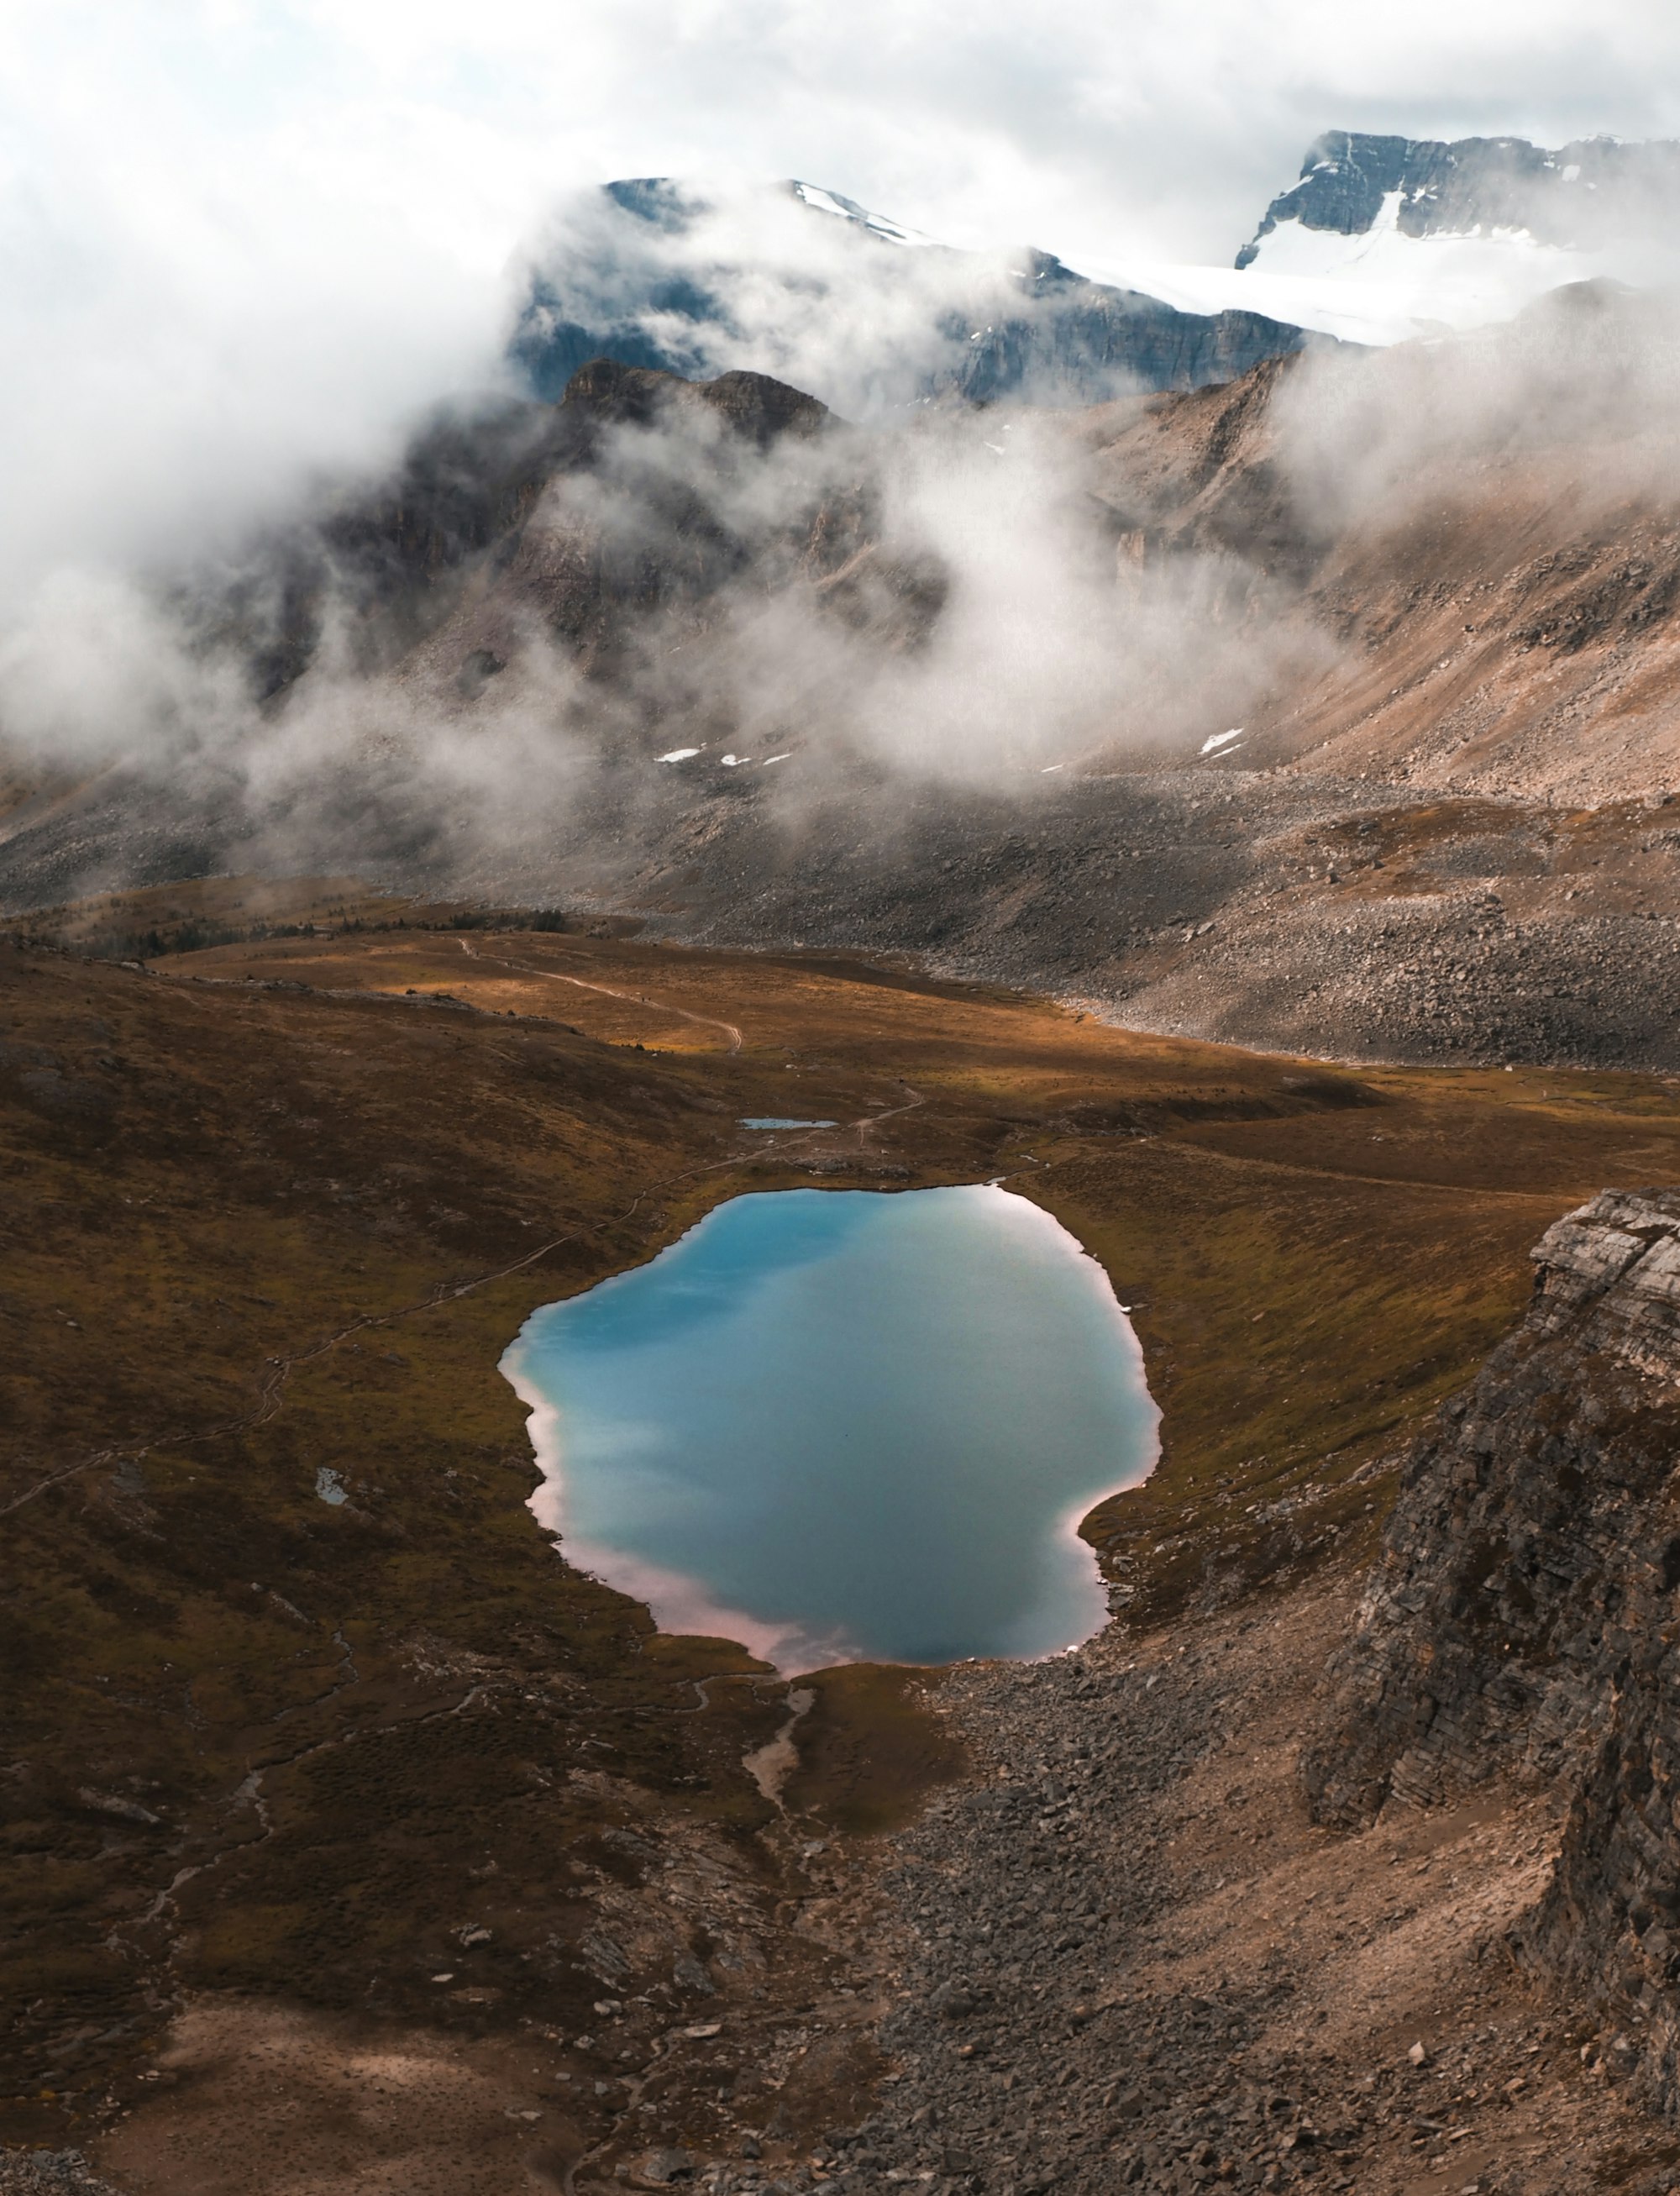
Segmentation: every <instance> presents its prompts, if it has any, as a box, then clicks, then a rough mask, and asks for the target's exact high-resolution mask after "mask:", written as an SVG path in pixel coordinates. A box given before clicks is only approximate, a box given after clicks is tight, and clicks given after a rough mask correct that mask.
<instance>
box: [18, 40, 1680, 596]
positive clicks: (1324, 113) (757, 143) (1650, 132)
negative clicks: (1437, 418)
mask: <svg viewBox="0 0 1680 2196" xmlns="http://www.w3.org/2000/svg"><path fill="white" fill-rule="evenodd" d="M1336 124H1341V125H1344V126H1348V127H1350V128H1354V129H1367V130H1396V131H1403V132H1405V133H1406V134H1409V135H1412V136H1463V135H1467V134H1471V133H1476V132H1481V133H1493V132H1502V133H1503V132H1510V133H1514V134H1520V135H1523V136H1533V137H1536V138H1539V139H1541V140H1543V141H1544V142H1553V143H1556V142H1561V141H1562V139H1564V138H1566V137H1567V136H1579V135H1588V134H1591V133H1593V132H1596V131H1606V130H1608V131H1612V132H1614V133H1616V134H1618V135H1620V136H1659V135H1680V10H1677V9H1674V8H1673V7H1672V6H1664V5H1654V4H1641V0H1601V4H1599V5H1598V6H1596V7H1595V8H1593V9H1585V8H1583V7H1582V6H1581V5H1579V0H1572V4H1567V5H1566V4H1562V0H1527V4H1526V5H1521V6H1518V5H1514V4H1505V0H1456V4H1446V0H1412V4H1410V5H1408V6H1406V7H1404V8H1399V7H1390V8H1386V9H1370V8H1362V7H1358V6H1354V5H1351V4H1349V0H1287V3H1285V0H1271V4H1267V0H1199V4H1197V5H1194V6H1192V5H1187V4H1186V0H1110V4H1108V5H1106V6H1104V5H1103V4H1102V0H1095V4H1093V0H1012V4H1010V5H1007V6H1004V5H1002V4H999V0H961V4H956V0H898V4H887V0H847V4H838V0H593V4H592V5H589V6H582V5H580V4H577V0H293V4H290V5H286V4H278V0H141V4H138V5H136V0H0V262H3V263H0V315H3V316H4V322H5V325H4V327H3V329H0V332H3V335H4V338H5V340H4V342H3V344H0V436H3V441H0V462H3V463H4V464H5V466H6V473H7V479H8V506H9V517H8V521H7V530H8V534H9V539H5V538H0V585H12V586H15V585H17V584H19V583H20V580H21V578H22V576H23V575H24V574H25V572H26V569H27V570H29V571H38V570H39V569H43V568H44V566H45V565H46V564H49V563H51V562H52V561H53V559H54V558H58V557H87V556H95V555H115V556H123V555H126V554H130V553H136V552H141V551H147V550H151V549H153V548H155V547H157V546H159V545H160V544H161V545H165V546H167V545H168V544H170V542H172V541H174V540H184V539H187V538H189V537H191V536H192V535H193V534H194V532H195V530H198V529H205V528H214V527H215V526H216V525H217V524H221V525H223V526H233V525H236V524H238V523H241V520H242V518H243V516H244V514H245V513H246V512H247V511H249V509H251V507H252V506H256V505H260V504H261V503H262V502H263V500H265V499H266V498H268V497H270V496H273V495H275V494H283V493H285V492H286V489H287V488H288V486H289V485H290V484H292V483H295V481H296V480H297V478H298V477H299V475H300V472H301V471H306V470H308V469H309V468H311V467H315V466H320V465H338V464H341V463H344V462H347V461H348V462H358V461H363V460H372V461H377V460H378V458H379V456H380V455H381V454H382V453H383V452H384V450H386V449H387V448H390V447H391V445H392V442H393V438H394V437H395V435H396V434H397V433H398V432H399V431H400V428H401V422H402V421H403V420H404V419H406V418H407V417H408V416H411V415H412V413H413V411H414V409H415V408H416V407H419V406H420V405H422V404H424V402H426V401H427V399H428V398H429V397H430V396H432V395H434V394H436V393H438V392H441V391H442V390H447V389H449V388H452V387H454V386H458V385H459V384H461V383H462V382H463V381H465V380H470V379H473V378H474V377H475V376H476V375H477V374H479V373H482V372H483V371H484V370H486V368H487V367H488V361H490V359H491V357H492V356H493V354H494V348H495V344H496V342H497V340H498V336H499V327H500V315H501V313H502V310H503V308H504V304H505V296H506V286H507V282H508V279H509V268H510V264H511V262H512V261H513V260H514V259H515V257H517V251H518V247H519V245H520V241H521V239H522V237H524V236H526V235H528V234H529V233H530V232H531V230H532V228H533V227H534V224H535V223H536V222H537V221H538V220H539V218H540V213H541V211H542V208H543V206H544V205H545V203H546V200H547V199H550V198H551V196H552V195H553V194H555V193H556V192H557V191H560V190H562V189H563V188H567V187H569V186H573V185H575V184H577V183H579V182H586V181H592V180H601V179H604V178H606V177H609V176H616V175H625V174H648V173H661V172H664V173H672V172H675V173H678V174H681V173H695V172H705V171H707V170H715V169H717V168H718V167H719V166H722V165H728V166H730V167H732V168H735V169H742V170H762V171H764V172H765V173H768V174H780V175H790V174H796V175H799V176H803V177H805V178H806V179H808V180H811V181H813V182H820V183H823V184H825V185H827V186H828V187H829V188H833V189H837V190H840V191H843V192H845V193H846V194H849V195H851V196H852V197H854V198H857V199H863V200H864V201H865V202H867V203H869V205H873V206H875V207H876V208H878V209H880V211H884V212H886V213H889V214H892V215H893V216H895V217H898V218H899V219H901V220H904V221H907V222H911V223H913V224H915V225H916V226H918V227H921V228H926V229H928V230H930V231H932V233H934V234H937V235H938V236H941V237H943V238H945V239H947V240H950V241H951V242H954V243H962V244H979V243H984V242H988V241H1015V240H1023V239H1031V240H1033V241H1035V242H1037V243H1040V244H1042V245H1044V246H1048V247H1050V248H1052V249H1055V250H1059V251H1064V252H1066V253H1068V254H1070V255H1072V256H1075V257H1077V256H1078V255H1080V254H1082V253H1088V254H1091V255H1094V256H1100V257H1115V256H1119V255H1121V254H1128V255H1130V254H1137V253H1141V254H1146V255H1150V256H1159V257H1168V258H1173V257H1180V258H1201V259H1211V260H1215V261H1219V262H1228V261H1229V259H1230V257H1232V255H1233V253H1234V251H1236V249H1237V247H1238V245H1240V244H1241V243H1242V242H1243V241H1244V239H1245V238H1246V237H1247V236H1248V235H1249V234H1250V233H1251V231H1252V230H1253V228H1254V226H1255V223H1256V220H1257V218H1258V217H1259V214H1260V212H1261V210H1262V208H1263V207H1264V205H1265V204H1266V201H1267V199H1268V198H1269V197H1270V196H1271V195H1272V194H1273V192H1274V191H1275V190H1277V189H1278V188H1281V187H1282V186H1283V185H1284V184H1285V183H1286V182H1289V181H1290V179H1291V178H1292V177H1293V176H1294V174H1295V172H1296V168H1297V166H1298V165H1299V160H1300V156H1301V154H1302V151H1303V150H1304V149H1305V147H1306V145H1307V144H1308V142H1309V141H1310V139H1311V138H1312V137H1313V136H1315V135H1316V134H1317V132H1318V131H1319V130H1322V129H1325V128H1326V127H1329V126H1331V125H1336ZM25 544H27V552H28V553H27V554H26V555H24V554H21V553H20V550H21V548H22V546H23V545H25Z"/></svg>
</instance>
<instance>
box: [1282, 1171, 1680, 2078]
mask: <svg viewBox="0 0 1680 2196" xmlns="http://www.w3.org/2000/svg"><path fill="white" fill-rule="evenodd" d="M1534 1257H1535V1262H1536V1281H1535V1295H1534V1299H1533V1306H1532V1309H1531V1310H1530V1312H1529V1314H1528V1316H1527V1320H1526V1321H1525V1322H1524V1324H1523V1325H1522V1326H1521V1328H1520V1329H1519V1330H1518V1331H1517V1332H1515V1334H1514V1335H1513V1336H1511V1337H1510V1339H1509V1340H1507V1341H1506V1342H1505V1343H1504V1344H1503V1345H1502V1346H1501V1347H1500V1349H1498V1350H1497V1351H1496V1352H1495V1354H1494V1355H1493V1356H1492V1358H1491V1359H1490V1360H1489V1361H1488V1364H1487V1367H1486V1368H1485V1370H1484V1371H1483V1372H1482V1373H1481V1375H1480V1377H1479V1378H1478V1379H1477V1380H1476V1382H1475V1384H1474V1386H1473V1387H1472V1388H1471V1389H1470V1390H1469V1392H1468V1393H1466V1394H1465V1395H1464V1396H1460V1397H1458V1399H1457V1400H1455V1401H1452V1403H1449V1404H1448V1405H1447V1406H1446V1409H1445V1411H1444V1413H1443V1414H1442V1418H1441V1421H1440V1425H1439V1428H1438V1430H1436V1432H1435V1434H1434V1435H1433V1436H1430V1437H1429V1438H1428V1439H1426V1440H1425V1441H1424V1442H1423V1443H1422V1444H1420V1446H1419V1448H1417V1451H1416V1452H1415V1453H1414V1454H1413V1456H1412V1459H1411V1461H1410V1462H1409V1464H1408V1465H1407V1466H1406V1476H1405V1479H1404V1482H1403V1483H1402V1487H1401V1491H1400V1499H1399V1501H1398V1503H1397V1505H1396V1507H1395V1510H1394V1516H1393V1517H1392V1519H1391V1521H1390V1523H1389V1524H1388V1529H1387V1531H1386V1533H1385V1535H1384V1541H1383V1553H1382V1556H1381V1558H1380V1560H1379V1562H1378V1564H1377V1569H1376V1571H1375V1572H1374V1574H1373V1575H1372V1578H1371V1583H1370V1585H1369V1586H1368V1588H1367V1591H1366V1593H1365V1600H1364V1603H1363V1604H1362V1606H1361V1609H1360V1616H1359V1622H1358V1627H1357V1629H1356V1632H1355V1634H1354V1638H1353V1640H1352V1641H1351V1643H1350V1644H1349V1645H1348V1647H1347V1648H1345V1649H1344V1650H1342V1653H1341V1655H1340V1656H1339V1658H1338V1661H1337V1663H1336V1666H1335V1672H1334V1674H1335V1678H1336V1688H1337V1690H1336V1701H1335V1705H1334V1708H1333V1710H1332V1712H1331V1715H1330V1717H1329V1719H1328V1720H1327V1722H1326V1724H1325V1728H1324V1729H1323V1731H1321V1732H1320V1734H1319V1737H1317V1739H1316V1740H1315V1741H1314V1742H1313V1743H1312V1744H1311V1745H1310V1746H1309V1747H1308V1749H1307V1751H1306V1753H1305V1754H1304V1756H1303V1761H1302V1780H1303V1783H1304V1786H1305V1789H1306V1791H1307V1794H1308V1800H1309V1802H1310V1804H1311V1806H1312V1807H1313V1812H1314V1813H1315V1814H1316V1816H1317V1817H1319V1819H1320V1820H1321V1821H1325V1822H1329V1823H1340V1824H1342V1825H1346V1826H1349V1827H1354V1828H1359V1827H1361V1826H1364V1825H1365V1824H1368V1823H1370V1822H1371V1821H1372V1820H1373V1819H1374V1818H1376V1817H1377V1816H1378V1815H1379V1814H1380V1813H1381V1812H1383V1810H1384V1809H1385V1808H1386V1807H1388V1806H1397V1807H1402V1808H1405V1807H1412V1808H1416V1807H1431V1806H1434V1807H1439V1806H1446V1805H1450V1804H1452V1801H1453V1800H1457V1799H1461V1798H1462V1797H1463V1796H1464V1794H1469V1793H1474V1792H1475V1791H1477V1790H1480V1789H1485V1788H1486V1787H1487V1786H1488V1785H1489V1784H1490V1783H1493V1782H1495V1781H1496V1780H1500V1779H1504V1780H1508V1781H1511V1782H1514V1783H1516V1784H1517V1785H1519V1786H1521V1787H1527V1788H1528V1789H1533V1790H1538V1791H1544V1792H1546V1793H1549V1794H1551V1795H1553V1796H1554V1798H1555V1799H1556V1802H1557V1804H1558V1805H1559V1806H1562V1808H1564V1809H1565V1810H1567V1821H1566V1824H1565V1828H1564V1831H1563V1835H1562V1847H1561V1852H1560V1855H1559V1858H1558V1860H1557V1864H1556V1869H1555V1872H1554V1874H1553V1875H1552V1877H1551V1880H1550V1883H1549V1884H1548V1886H1547V1887H1546V1889H1545V1893H1544V1898H1542V1899H1541V1901H1540V1902H1539V1905H1538V1908H1537V1910H1535V1912H1534V1913H1533V1915H1532V1916H1529V1917H1528V1919H1527V1921H1525V1922H1524V1924H1523V1925H1522V1927H1521V1932H1520V1935H1521V1941H1522V1942H1523V1943H1524V1945H1526V1946H1527V1950H1528V1953H1529V1956H1531V1957H1533V1958H1535V1959H1537V1960H1539V1961H1540V1962H1542V1963H1543V1964H1544V1966H1546V1967H1547V1968H1550V1969H1552V1970H1554V1971H1556V1972H1557V1973H1559V1974H1562V1976H1563V1977H1564V1978H1565V1979H1567V1983H1568V1985H1570V1986H1571V1988H1572V1989H1573V1991H1576V1992H1577V1993H1578V1994H1579V1997H1581V1998H1583V1999H1584V2000H1585V2001H1586V2002H1588V2003H1590V2004H1591V2005H1593V2006H1595V2007H1596V2008H1597V2009H1598V2011H1599V2014H1600V2016H1601V2018H1602V2020H1605V2021H1606V2022H1607V2023H1608V2026H1610V2027H1611V2028H1614V2029H1615V2030H1617V2031H1619V2037H1620V2045H1619V2048H1620V2049H1621V2050H1622V2052H1623V2054H1624V2057H1625V2060H1627V2062H1628V2065H1629V2067H1630V2069H1631V2070H1632V2071H1635V2072H1637V2076H1638V2078H1639V2080H1640V2082H1641V2083H1642V2086H1643V2088H1644V2089H1645V2091H1646V2092H1647V2094H1648V2095H1650V2096H1652V2097H1653V2098H1654V2100H1655V2101H1657V2102H1659V2103H1660V2105H1661V2106H1663V2107H1664V2108H1665V2109H1666V2110H1667V2111H1670V2112H1674V2111H1676V2110H1677V2109H1680V1952H1677V1950H1676V1946H1677V1942H1680V1938H1677V1934H1676V1932H1677V1929H1680V1895H1677V1893H1676V1891H1675V1882H1676V1879H1677V1875H1680V1829H1677V1815H1676V1801H1677V1798H1680V1760H1677V1759H1676V1756H1675V1753H1674V1745H1673V1737H1672V1734H1673V1731H1674V1730H1675V1728H1676V1716H1677V1707H1680V1673H1677V1667H1676V1662H1675V1646H1674V1641H1675V1600H1674V1596H1675V1592H1676V1590H1677V1587H1680V1478H1677V1465H1680V1193H1677V1192H1675V1191H1673V1190H1647V1191H1639V1192H1617V1191H1607V1192H1605V1193H1603V1194H1602V1195H1601V1196H1599V1197H1597V1198H1595V1199H1592V1200H1591V1203H1589V1204H1587V1205H1582V1206H1580V1207H1579V1209H1578V1210H1577V1211H1573V1212H1572V1213H1570V1214H1569V1215H1568V1216H1567V1218H1565V1219H1563V1220H1561V1221H1559V1222H1557V1223H1556V1226H1555V1227H1553V1228H1550V1229H1549V1230H1548V1232H1547V1233H1546V1234H1545V1235H1544V1237H1543V1238H1542V1240H1541V1241H1540V1243H1539V1245H1538V1247H1537V1249H1536V1251H1535V1253H1534Z"/></svg>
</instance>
